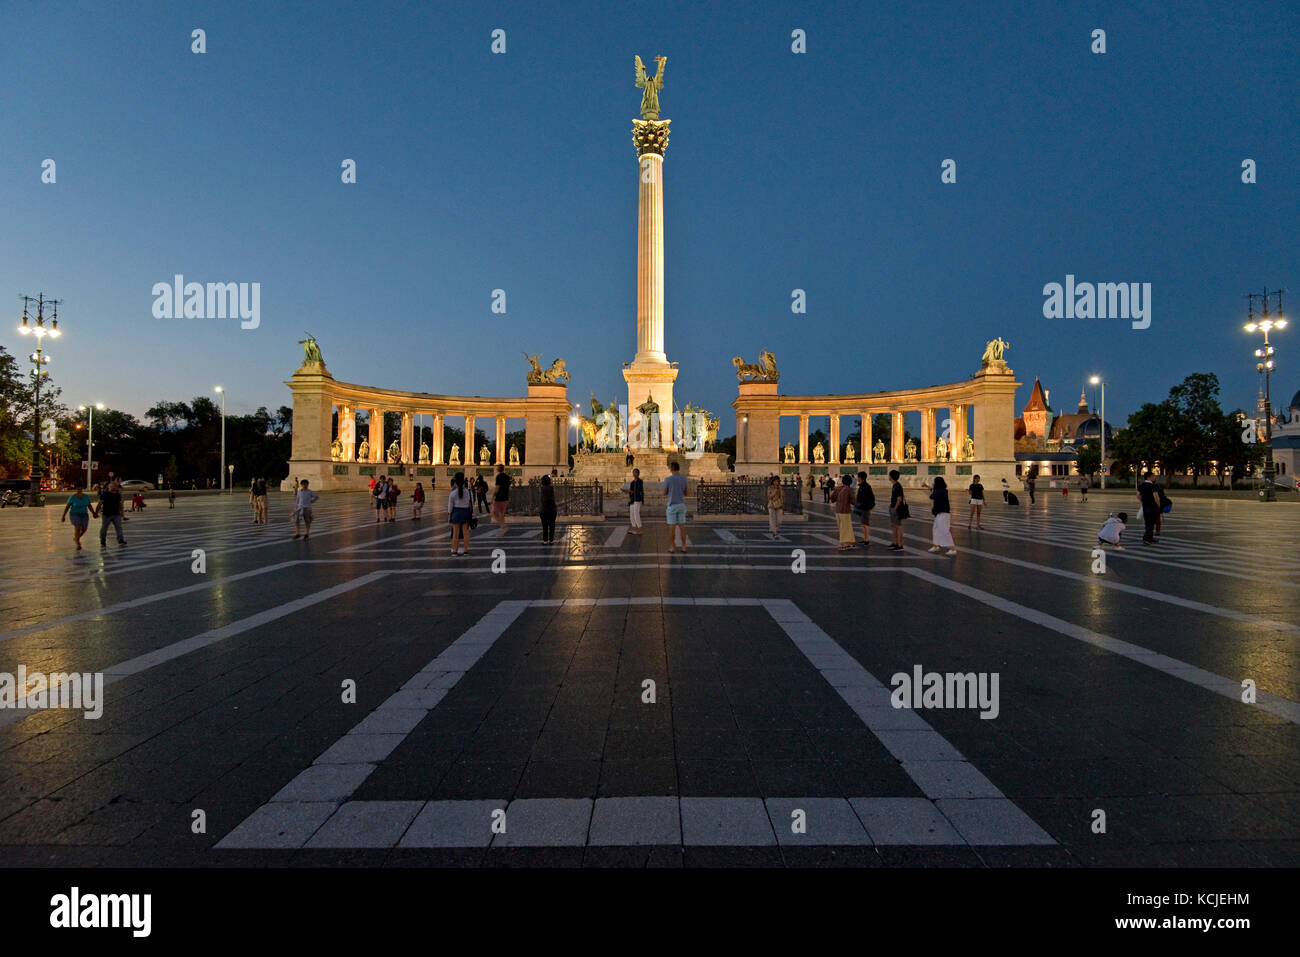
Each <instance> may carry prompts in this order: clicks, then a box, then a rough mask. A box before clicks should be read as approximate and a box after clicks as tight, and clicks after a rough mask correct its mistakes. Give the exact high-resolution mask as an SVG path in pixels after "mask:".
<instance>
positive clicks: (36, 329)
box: [18, 293, 62, 505]
mask: <svg viewBox="0 0 1300 957" xmlns="http://www.w3.org/2000/svg"><path fill="white" fill-rule="evenodd" d="M19 298H20V299H22V301H23V318H22V324H21V325H19V326H18V331H19V332H20V333H22V334H23V335H24V336H35V337H36V351H35V352H33V353H32V354H31V355H30V356H29V357H28V358H30V359H31V362H32V382H33V384H34V385H35V388H36V396H35V404H34V405H33V406H32V497H31V504H32V505H44V504H45V497H44V496H43V495H41V380H42V379H44V378H48V377H49V374H50V372H49V370H48V369H46V368H45V365H46V363H48V362H49V361H50V357H49V356H47V355H45V354H44V352H43V351H42V345H43V344H44V339H45V337H46V336H49V337H50V338H51V339H57V338H59V336H60V335H62V333H60V332H59V303H60V302H61V301H62V300H59V299H46V298H45V293H39V294H38V295H37V296H35V297H32V296H19ZM33 303H35V304H36V324H35V325H32V324H31V323H30V322H29V320H30V318H31V317H30V315H29V314H28V308H29V307H30V306H31V305H32V304H33ZM46 306H50V307H51V316H50V327H49V328H48V329H47V328H46V327H45V307H46Z"/></svg>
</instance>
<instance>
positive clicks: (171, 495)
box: [167, 485, 176, 509]
mask: <svg viewBox="0 0 1300 957" xmlns="http://www.w3.org/2000/svg"><path fill="white" fill-rule="evenodd" d="M175 507H176V486H174V485H168V486H167V508H168V509H173V508H175Z"/></svg>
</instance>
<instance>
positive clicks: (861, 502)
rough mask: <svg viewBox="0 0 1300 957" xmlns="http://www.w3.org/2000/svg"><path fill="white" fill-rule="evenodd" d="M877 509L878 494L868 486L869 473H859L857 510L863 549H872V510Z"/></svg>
mask: <svg viewBox="0 0 1300 957" xmlns="http://www.w3.org/2000/svg"><path fill="white" fill-rule="evenodd" d="M875 507H876V493H875V492H873V491H872V490H871V486H870V485H868V484H867V473H866V472H859V473H858V499H857V502H856V504H855V510H856V511H857V513H858V515H859V521H860V522H861V523H862V547H863V548H870V547H871V510H872V509H873V508H875Z"/></svg>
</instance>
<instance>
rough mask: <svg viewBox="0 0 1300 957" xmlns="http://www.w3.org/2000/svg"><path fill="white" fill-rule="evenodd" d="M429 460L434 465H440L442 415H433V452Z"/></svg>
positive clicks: (441, 461) (441, 459)
mask: <svg viewBox="0 0 1300 957" xmlns="http://www.w3.org/2000/svg"><path fill="white" fill-rule="evenodd" d="M431 459H432V461H433V464H434V465H442V463H443V458H442V413H441V412H435V413H433V451H432V454H431Z"/></svg>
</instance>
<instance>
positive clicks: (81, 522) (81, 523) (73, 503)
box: [59, 489, 93, 551]
mask: <svg viewBox="0 0 1300 957" xmlns="http://www.w3.org/2000/svg"><path fill="white" fill-rule="evenodd" d="M92 507H93V503H92V502H91V501H90V496H89V495H87V494H86V493H85V492H83V491H82V490H81V489H77V490H76V491H75V492H73V493H72V495H71V497H69V499H68V501H67V504H66V505H64V506H63V515H62V516H61V517H60V518H59V521H60V522H63V521H66V520H67V518H68V514H69V513H71V514H72V541H73V542H74V544H76V546H77V551H81V536H82V535H85V534H86V529H87V528H89V527H90V510H91V508H92Z"/></svg>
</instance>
